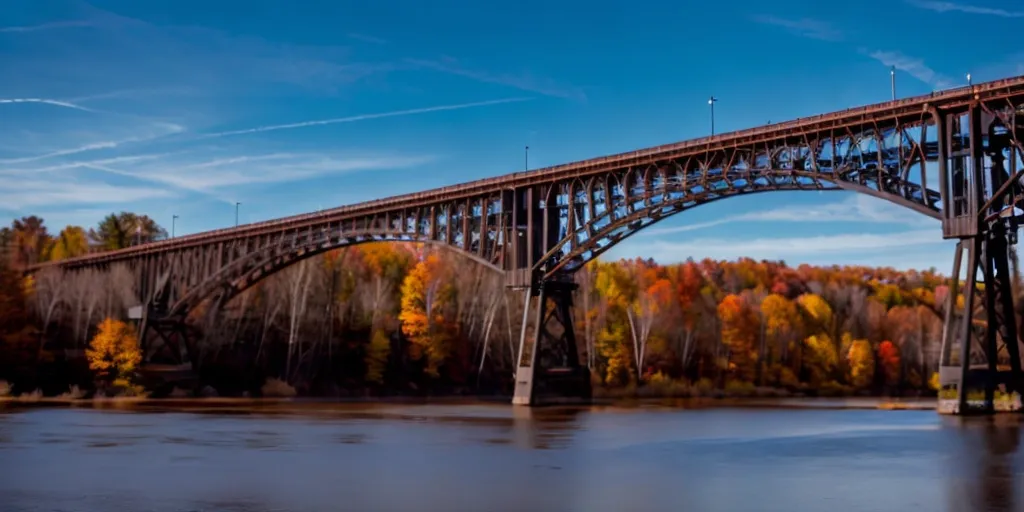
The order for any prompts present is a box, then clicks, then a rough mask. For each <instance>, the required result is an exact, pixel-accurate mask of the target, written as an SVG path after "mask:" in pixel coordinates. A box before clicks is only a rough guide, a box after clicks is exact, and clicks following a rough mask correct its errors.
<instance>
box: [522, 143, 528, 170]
mask: <svg viewBox="0 0 1024 512" xmlns="http://www.w3.org/2000/svg"><path fill="white" fill-rule="evenodd" d="M529 170H530V146H526V151H525V152H524V153H523V171H529Z"/></svg>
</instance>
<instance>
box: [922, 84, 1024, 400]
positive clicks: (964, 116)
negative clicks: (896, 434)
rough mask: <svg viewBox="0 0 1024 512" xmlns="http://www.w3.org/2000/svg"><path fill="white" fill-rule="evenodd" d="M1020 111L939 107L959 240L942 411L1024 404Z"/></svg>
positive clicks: (943, 161)
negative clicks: (1019, 306) (1019, 300)
mask: <svg viewBox="0 0 1024 512" xmlns="http://www.w3.org/2000/svg"><path fill="white" fill-rule="evenodd" d="M1014 114H1015V113H1010V114H1009V115H1007V114H1006V113H1005V112H1003V113H1000V112H998V111H993V110H990V109H987V108H985V107H984V106H983V105H981V104H979V103H977V102H976V103H974V104H972V105H970V107H969V108H968V110H967V111H966V112H963V111H960V112H955V113H942V112H938V111H936V112H934V117H935V118H936V125H937V127H938V130H939V137H938V142H939V147H938V152H939V159H938V160H939V162H938V163H939V179H940V189H941V194H942V202H943V209H942V210H943V236H944V238H947V239H958V240H959V241H958V243H957V247H956V251H955V254H954V262H953V274H952V286H951V287H950V293H949V297H948V299H947V300H948V302H947V304H946V315H945V324H944V325H943V333H942V349H941V353H940V361H939V382H940V385H941V389H940V391H939V407H938V409H939V412H940V413H947V414H978V413H982V414H985V413H992V412H995V411H996V410H997V409H999V410H1020V400H1019V398H1020V395H1021V392H1022V390H1024V379H1022V372H1021V360H1020V345H1019V343H1020V339H1019V332H1018V326H1017V317H1016V310H1015V306H1014V291H1013V274H1012V271H1011V268H1010V260H1011V258H1012V254H1011V246H1012V245H1014V244H1015V243H1016V241H1017V240H1016V238H1017V237H1016V234H1017V226H1018V220H1019V218H1018V216H1017V215H1016V214H1015V212H1014V204H1015V203H1016V202H1017V198H1015V197H1014V196H1015V195H1019V194H1020V193H1021V186H1020V180H1021V177H1022V173H1021V172H1020V171H1018V170H1017V169H1016V167H1017V161H1018V156H1019V151H1020V149H1021V148H1020V147H1019V145H1018V144H1017V143H1014V142H1013V141H1014V140H1016V141H1020V140H1024V138H1022V137H1021V136H1020V135H1024V129H1022V126H1021V125H1018V124H1017V121H1016V116H1015V115H1014ZM965 131H966V134H965V133H964V132H965ZM1011 133H1012V134H1014V135H1016V136H1013V137H1011ZM1007 161H1009V167H1010V169H1009V170H1007V167H1006V162H1007ZM985 171H988V173H987V175H986V172H985ZM964 260H966V262H965V261H964ZM962 271H965V272H963V275H962ZM961 280H962V282H961ZM961 284H962V285H963V289H962V290H961V289H960V286H961ZM961 293H962V294H963V299H962V302H963V309H962V310H960V308H959V307H958V302H959V296H960V294H961ZM954 345H958V347H959V350H958V351H954V350H953V346H954ZM997 391H999V392H1000V394H999V396H997V395H996V392H997ZM1015 395H1016V398H1015Z"/></svg>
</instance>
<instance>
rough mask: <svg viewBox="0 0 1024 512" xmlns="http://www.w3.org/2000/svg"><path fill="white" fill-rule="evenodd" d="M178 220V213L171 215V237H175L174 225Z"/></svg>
mask: <svg viewBox="0 0 1024 512" xmlns="http://www.w3.org/2000/svg"><path fill="white" fill-rule="evenodd" d="M177 220H178V216H177V215H171V238H174V225H175V224H176V223H177Z"/></svg>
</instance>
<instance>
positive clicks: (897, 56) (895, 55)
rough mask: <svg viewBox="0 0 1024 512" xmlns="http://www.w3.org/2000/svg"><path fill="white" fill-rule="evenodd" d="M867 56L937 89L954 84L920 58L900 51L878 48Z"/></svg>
mask: <svg viewBox="0 0 1024 512" xmlns="http://www.w3.org/2000/svg"><path fill="white" fill-rule="evenodd" d="M868 56H869V57H871V58H872V59H875V60H877V61H878V62H881V63H882V64H884V65H885V66H886V67H890V66H895V67H896V69H898V70H900V71H903V72H905V73H907V74H908V75H910V76H912V77H914V78H916V79H918V80H920V81H922V82H924V83H926V84H928V85H931V86H933V87H935V88H937V89H946V88H949V87H952V86H953V85H954V82H953V80H952V79H950V78H949V77H947V76H945V75H943V74H941V73H939V72H938V71H935V70H934V69H932V68H930V67H928V65H927V64H925V63H924V61H923V60H921V59H918V58H915V57H910V56H907V55H904V54H902V53H900V52H886V51H880V50H876V51H873V52H870V53H868Z"/></svg>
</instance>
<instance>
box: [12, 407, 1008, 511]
mask: <svg viewBox="0 0 1024 512" xmlns="http://www.w3.org/2000/svg"><path fill="white" fill-rule="evenodd" d="M1020 423H1021V422H1020V420H1019V419H1018V417H1016V416H1012V417H1010V416H1001V417H998V418H994V419H993V418H981V419H973V420H963V419H960V418H951V417H943V416H939V415H937V414H936V413H935V412H933V411H876V410H793V409H741V408H722V409H701V410H681V409H675V408H663V407H653V406H649V407H642V406H641V407H629V408H623V407H591V408H560V409H535V410H530V409H522V408H513V407H510V406H507V405H497V404H493V405H492V404H470V405H351V404H350V405H338V404H324V403H317V404H306V405H294V404H286V405H279V406H268V407H262V408H255V409H253V408H250V407H228V408H219V409H207V408H174V409H171V408H152V407H150V408H145V409H140V408H138V407H135V408H132V409H129V410H114V409H105V410H97V409H92V408H48V409H39V408H36V409H6V410H3V409H0V475H2V476H0V510H3V511H37V510H38V511H54V510H59V511H74V512H78V511H82V512H85V511H118V512H119V511H135V510H138V511H158V512H163V511H190V510H196V511H200V510H201V511H214V510H216V511H221V510H222V511H236V512H257V511H260V512H262V511H336V510H351V511H360V512H363V511H365V512H372V511H414V510H415V511H427V510H429V511H435V510H436V511H477V510H480V511H517V512H519V511H558V510H566V511H587V512H591V511H594V512H598V511H630V512H633V511H636V512H641V511H662V510H665V511H669V510H671V511H698V512H703V511H718V510H721V511H741V510H742V511H759V512H761V511H763V512H767V511H787V512H793V511H835V512H839V511H861V510H863V511H869V510H870V511H883V510H901V511H903V510H928V511H942V510H948V511H961V510H965V511H966V510H990V511H1010V510H1014V511H1016V510H1022V509H1024V498H1020V497H1018V496H1017V494H1018V492H1021V493H1024V488H1022V485H1021V484H1022V483H1024V478H1022V476H1021V473H1020V468H1021V467H1024V466H1022V454H1021V452H1020V450H1019V449H1018V444H1019V441H1020ZM1018 488H1021V489H1022V491H1017V489H1018Z"/></svg>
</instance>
